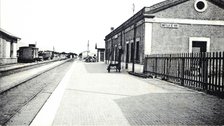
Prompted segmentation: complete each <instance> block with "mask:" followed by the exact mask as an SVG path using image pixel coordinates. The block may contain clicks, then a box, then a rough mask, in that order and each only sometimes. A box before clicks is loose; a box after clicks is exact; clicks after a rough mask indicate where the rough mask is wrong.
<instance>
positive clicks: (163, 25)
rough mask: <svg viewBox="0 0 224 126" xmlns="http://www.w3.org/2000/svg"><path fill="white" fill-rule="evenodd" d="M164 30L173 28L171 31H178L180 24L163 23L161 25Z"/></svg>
mask: <svg viewBox="0 0 224 126" xmlns="http://www.w3.org/2000/svg"><path fill="white" fill-rule="evenodd" d="M160 26H161V27H162V28H171V29H178V28H179V24H172V23H162V24H161V25H160Z"/></svg>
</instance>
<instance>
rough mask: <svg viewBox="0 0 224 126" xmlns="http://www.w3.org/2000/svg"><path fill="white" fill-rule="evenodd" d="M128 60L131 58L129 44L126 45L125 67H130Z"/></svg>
mask: <svg viewBox="0 0 224 126" xmlns="http://www.w3.org/2000/svg"><path fill="white" fill-rule="evenodd" d="M128 60H129V44H128V43H127V45H126V65H125V68H126V69H128Z"/></svg>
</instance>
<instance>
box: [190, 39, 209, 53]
mask: <svg viewBox="0 0 224 126" xmlns="http://www.w3.org/2000/svg"><path fill="white" fill-rule="evenodd" d="M192 52H193V53H198V52H207V42H206V41H193V42H192Z"/></svg>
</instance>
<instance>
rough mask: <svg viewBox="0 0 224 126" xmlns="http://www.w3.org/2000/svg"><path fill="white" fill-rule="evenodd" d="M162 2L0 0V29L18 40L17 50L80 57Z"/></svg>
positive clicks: (142, 0)
mask: <svg viewBox="0 0 224 126" xmlns="http://www.w3.org/2000/svg"><path fill="white" fill-rule="evenodd" d="M161 1H163V0H0V2H1V3H0V9H1V10H0V14H1V15H0V16H1V18H0V27H1V28H2V29H4V30H6V31H8V32H10V33H12V34H14V35H16V36H18V37H20V38H22V40H21V41H20V42H19V43H20V44H19V46H21V45H28V44H29V43H31V44H32V43H33V44H34V43H35V42H36V43H37V47H38V48H40V49H41V50H46V49H48V50H53V46H54V47H55V50H56V51H59V52H62V51H65V52H75V53H80V52H81V51H84V50H86V49H87V42H88V40H89V43H90V49H91V50H94V45H95V43H99V44H102V43H104V38H105V36H106V35H107V34H109V33H110V28H111V27H115V28H116V27H118V26H119V25H120V24H122V23H123V22H125V21H126V20H127V19H129V18H130V17H131V16H132V15H133V3H134V4H135V13H136V12H138V11H139V10H140V9H142V8H143V7H145V6H146V7H148V6H151V5H153V4H155V3H158V2H161Z"/></svg>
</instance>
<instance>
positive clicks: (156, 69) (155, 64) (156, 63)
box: [154, 55, 157, 78]
mask: <svg viewBox="0 0 224 126" xmlns="http://www.w3.org/2000/svg"><path fill="white" fill-rule="evenodd" d="M154 73H155V78H156V77H157V55H156V57H155V72H154Z"/></svg>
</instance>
